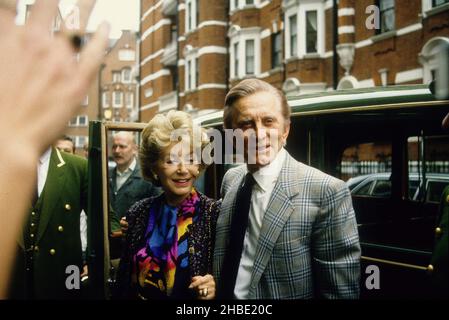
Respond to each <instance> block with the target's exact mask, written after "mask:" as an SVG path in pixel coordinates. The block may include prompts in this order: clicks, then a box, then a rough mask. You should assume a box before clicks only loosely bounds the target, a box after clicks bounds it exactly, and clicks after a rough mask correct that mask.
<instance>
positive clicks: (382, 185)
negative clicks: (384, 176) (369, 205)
mask: <svg viewBox="0 0 449 320" xmlns="http://www.w3.org/2000/svg"><path fill="white" fill-rule="evenodd" d="M371 195H372V196H373V197H382V198H389V197H390V196H391V181H390V180H378V181H376V185H375V186H374V189H373V191H372V193H371Z"/></svg>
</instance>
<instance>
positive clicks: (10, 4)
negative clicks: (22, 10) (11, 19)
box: [0, 0, 16, 14]
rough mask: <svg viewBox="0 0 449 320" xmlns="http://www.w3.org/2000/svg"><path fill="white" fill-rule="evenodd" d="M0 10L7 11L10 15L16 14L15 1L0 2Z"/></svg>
mask: <svg viewBox="0 0 449 320" xmlns="http://www.w3.org/2000/svg"><path fill="white" fill-rule="evenodd" d="M0 9H6V10H9V11H10V12H11V13H12V14H15V12H16V1H15V0H0Z"/></svg>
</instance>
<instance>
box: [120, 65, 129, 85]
mask: <svg viewBox="0 0 449 320" xmlns="http://www.w3.org/2000/svg"><path fill="white" fill-rule="evenodd" d="M126 71H129V79H125V72H126ZM121 77H122V80H123V81H122V82H123V83H131V68H130V67H125V68H123V69H122V74H121Z"/></svg>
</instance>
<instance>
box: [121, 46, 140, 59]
mask: <svg viewBox="0 0 449 320" xmlns="http://www.w3.org/2000/svg"><path fill="white" fill-rule="evenodd" d="M118 59H119V60H120V61H136V50H134V49H131V48H127V49H121V50H119V52H118Z"/></svg>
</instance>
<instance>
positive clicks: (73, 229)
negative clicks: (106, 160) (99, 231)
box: [10, 147, 88, 299]
mask: <svg viewBox="0 0 449 320" xmlns="http://www.w3.org/2000/svg"><path fill="white" fill-rule="evenodd" d="M87 183H88V181H87V161H86V160H85V159H82V158H80V157H78V156H74V155H71V154H67V153H64V152H60V151H59V150H58V149H55V148H53V147H52V148H49V149H48V150H47V151H46V152H45V153H44V154H43V155H42V156H41V158H40V159H39V164H38V183H37V187H36V196H35V201H33V202H34V203H33V205H32V206H31V209H30V213H29V217H28V221H27V223H26V224H25V226H24V232H23V237H21V239H19V247H20V248H19V254H18V258H17V262H16V266H15V268H14V276H13V281H12V285H11V290H10V291H11V297H12V298H19V299H20V298H26V299H74V298H79V297H80V295H81V290H79V289H80V287H79V286H78V285H79V282H78V280H79V279H78V278H77V277H78V274H79V273H78V272H77V270H78V271H79V272H82V271H81V270H82V263H83V261H82V251H81V239H80V213H81V211H82V210H83V209H84V210H85V211H86V208H87Z"/></svg>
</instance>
